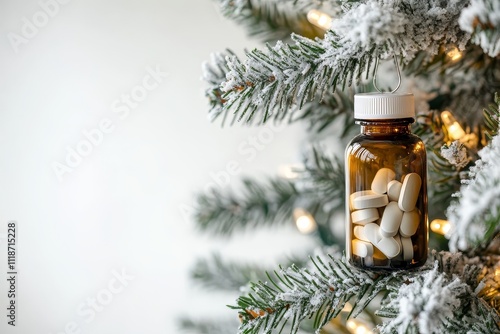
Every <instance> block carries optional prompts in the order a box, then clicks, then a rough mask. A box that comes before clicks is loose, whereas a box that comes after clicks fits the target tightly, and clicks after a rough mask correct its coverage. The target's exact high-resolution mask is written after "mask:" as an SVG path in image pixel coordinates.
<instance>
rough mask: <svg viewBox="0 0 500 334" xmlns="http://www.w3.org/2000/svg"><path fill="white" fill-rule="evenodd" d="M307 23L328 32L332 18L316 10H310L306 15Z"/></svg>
mask: <svg viewBox="0 0 500 334" xmlns="http://www.w3.org/2000/svg"><path fill="white" fill-rule="evenodd" d="M307 21H309V22H310V23H311V24H314V25H315V26H316V27H318V28H321V29H323V30H328V29H330V27H331V26H332V17H331V16H330V15H328V14H326V13H323V12H321V11H319V10H317V9H311V10H310V11H309V12H308V13H307Z"/></svg>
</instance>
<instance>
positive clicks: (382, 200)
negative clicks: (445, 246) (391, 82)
mask: <svg viewBox="0 0 500 334" xmlns="http://www.w3.org/2000/svg"><path fill="white" fill-rule="evenodd" d="M354 117H355V119H356V123H357V124H360V125H361V133H360V134H359V135H358V136H356V137H355V138H353V139H352V140H351V142H350V143H349V144H348V146H347V148H346V152H345V164H346V168H345V170H346V256H347V259H348V261H349V262H350V264H351V265H354V266H356V267H359V268H363V269H370V270H382V271H383V270H401V269H410V268H414V267H418V266H421V265H423V264H424V263H425V261H426V259H427V247H428V222H427V180H426V179H427V175H426V167H427V166H426V164H427V161H426V152H425V146H424V143H423V142H422V141H421V140H420V138H418V137H417V136H415V135H413V134H412V133H411V124H412V123H413V122H414V118H415V109H414V99H413V95H412V94H391V93H377V94H356V95H355V97H354Z"/></svg>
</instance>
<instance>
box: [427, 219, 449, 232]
mask: <svg viewBox="0 0 500 334" xmlns="http://www.w3.org/2000/svg"><path fill="white" fill-rule="evenodd" d="M430 226H431V230H432V232H434V233H438V234H441V235H446V233H448V232H449V231H450V228H451V225H450V222H449V221H447V220H444V219H434V220H433V221H432V222H431V225H430Z"/></svg>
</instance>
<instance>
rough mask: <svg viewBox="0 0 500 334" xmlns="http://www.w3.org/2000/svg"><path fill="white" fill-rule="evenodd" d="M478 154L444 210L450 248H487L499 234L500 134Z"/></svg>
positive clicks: (454, 249) (453, 249)
mask: <svg viewBox="0 0 500 334" xmlns="http://www.w3.org/2000/svg"><path fill="white" fill-rule="evenodd" d="M478 154H479V156H480V159H479V160H477V161H476V163H475V165H474V166H472V167H471V168H470V171H469V179H468V180H466V181H464V185H463V186H462V187H461V189H460V193H459V194H458V195H457V196H458V200H457V201H455V202H454V203H452V205H450V207H449V208H448V211H447V216H448V219H449V221H450V224H451V229H450V231H449V233H448V237H449V238H450V249H451V250H452V251H456V250H458V249H461V250H466V249H469V248H472V247H478V246H479V247H486V246H487V245H488V244H489V243H490V241H491V240H492V239H493V238H494V237H495V236H496V235H498V233H500V168H499V166H500V136H499V135H496V136H495V137H493V139H492V141H491V142H490V144H489V145H488V146H486V147H484V148H483V149H482V150H481V151H479V153H478ZM497 251H498V250H497Z"/></svg>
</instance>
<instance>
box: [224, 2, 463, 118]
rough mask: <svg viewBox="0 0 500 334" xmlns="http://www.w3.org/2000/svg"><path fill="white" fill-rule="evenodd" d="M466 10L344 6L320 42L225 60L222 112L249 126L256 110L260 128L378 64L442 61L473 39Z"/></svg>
mask: <svg viewBox="0 0 500 334" xmlns="http://www.w3.org/2000/svg"><path fill="white" fill-rule="evenodd" d="M466 4H467V1H431V2H423V1H422V2H415V1H398V2H385V1H376V0H369V1H366V2H363V3H362V2H355V3H349V4H346V5H345V6H343V7H342V8H343V9H345V12H344V13H343V15H342V16H340V17H339V18H337V19H336V20H334V22H333V25H332V29H333V30H329V31H327V32H326V34H325V37H324V38H323V39H316V40H311V39H308V38H304V37H302V36H299V35H295V34H294V35H292V40H293V41H294V44H286V43H283V42H280V41H278V42H277V43H276V44H275V45H274V46H271V45H267V48H266V49H265V50H263V51H262V50H257V49H256V50H253V51H251V52H248V53H247V59H246V61H245V62H242V61H241V60H240V59H239V58H238V57H236V56H229V57H227V66H228V68H229V72H228V73H227V74H226V81H225V82H223V83H222V85H221V88H222V91H224V92H225V93H224V94H223V99H224V100H225V103H224V104H223V108H224V109H230V110H233V111H234V112H235V113H238V114H239V117H238V118H239V119H240V120H241V119H245V120H246V121H251V120H252V119H253V117H254V116H255V113H256V112H258V111H261V112H262V115H261V118H260V122H265V121H267V119H268V118H269V117H270V116H272V115H274V117H275V118H277V119H279V118H280V117H282V115H281V113H283V111H285V110H288V109H289V108H290V107H291V106H292V105H294V104H296V105H297V106H298V108H299V109H300V108H301V107H302V106H303V105H304V103H305V102H306V101H308V100H310V99H313V98H317V97H318V96H319V97H321V96H323V94H324V92H325V91H326V90H332V91H333V90H335V88H336V86H337V85H340V86H346V85H351V84H352V83H353V81H356V82H358V81H359V79H360V78H361V76H362V75H363V74H364V73H366V74H367V75H368V73H369V72H370V70H371V69H373V66H374V59H376V58H378V57H381V58H388V57H392V56H395V57H399V58H401V59H402V60H403V61H404V62H405V63H406V62H409V61H411V60H412V59H413V58H414V57H415V55H416V54H417V53H418V52H419V51H426V52H427V54H428V55H429V56H432V55H435V54H437V53H438V52H439V48H440V46H441V45H443V44H448V43H454V44H456V45H457V46H458V47H459V48H460V49H464V47H465V45H466V43H467V41H468V40H469V38H470V36H469V35H468V34H467V33H465V32H463V31H462V30H460V28H459V26H458V16H459V15H460V13H461V10H462V9H463V7H464V6H465V5H466ZM374 13H375V14H377V15H374ZM429 32H430V33H429Z"/></svg>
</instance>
